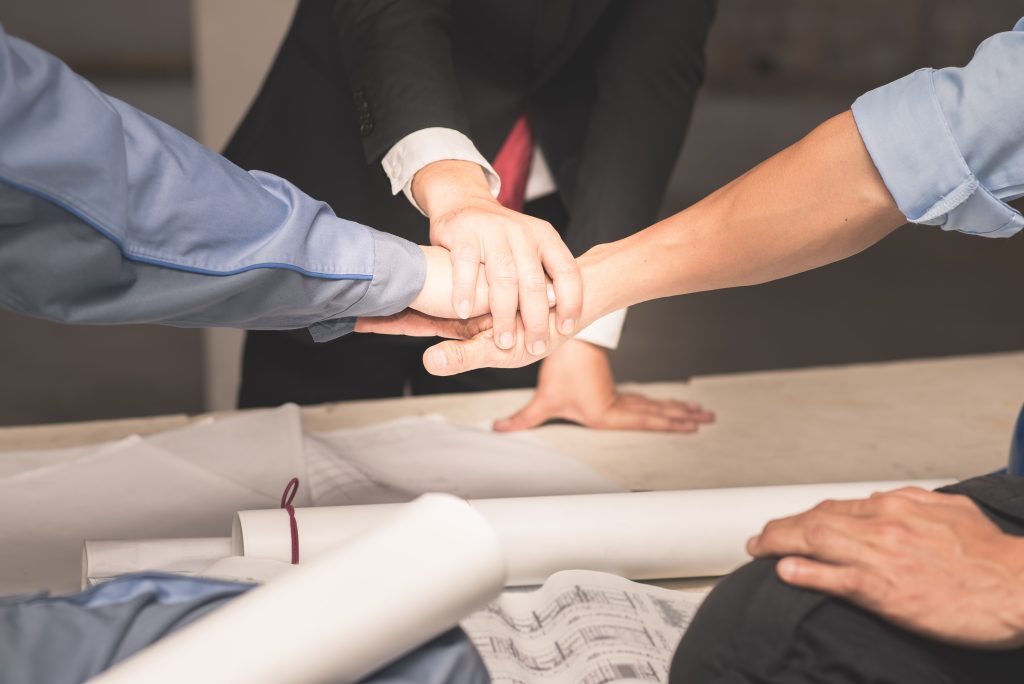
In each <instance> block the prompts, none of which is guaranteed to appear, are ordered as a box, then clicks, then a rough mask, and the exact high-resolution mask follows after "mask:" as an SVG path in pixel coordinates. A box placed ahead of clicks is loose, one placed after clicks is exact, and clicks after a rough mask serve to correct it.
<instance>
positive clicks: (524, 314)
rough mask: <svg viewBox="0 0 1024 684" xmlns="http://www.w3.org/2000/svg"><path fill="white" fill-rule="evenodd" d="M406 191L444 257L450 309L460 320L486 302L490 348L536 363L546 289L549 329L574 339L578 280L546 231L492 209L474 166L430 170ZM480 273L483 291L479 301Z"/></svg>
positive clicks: (545, 344)
mask: <svg viewBox="0 0 1024 684" xmlns="http://www.w3.org/2000/svg"><path fill="white" fill-rule="evenodd" d="M412 192H413V197H415V199H416V201H417V203H418V204H419V205H420V207H422V208H423V210H424V212H425V213H426V214H427V216H428V217H429V218H430V241H431V244H434V245H438V246H441V247H444V248H446V249H447V250H449V252H450V259H451V264H452V282H453V287H452V296H451V302H452V309H453V310H454V311H455V312H456V314H457V315H458V316H459V317H460V318H469V317H471V316H473V315H475V313H478V312H479V311H480V310H481V305H483V304H485V303H486V306H485V307H484V309H485V310H488V311H490V313H491V316H492V317H493V322H492V326H493V333H492V334H491V341H492V342H494V343H495V344H497V346H498V347H500V348H501V349H505V350H511V349H514V348H515V347H516V346H517V344H522V346H523V349H524V350H526V351H527V353H528V354H529V355H531V356H533V357H534V358H539V357H541V356H543V355H544V354H545V353H547V352H548V351H549V350H550V334H549V321H548V316H549V314H550V307H551V300H552V297H551V295H550V294H549V290H552V291H553V294H554V299H555V300H556V301H557V306H556V310H555V316H554V318H555V321H554V324H555V325H556V329H557V330H559V331H561V332H562V333H563V334H567V335H572V334H573V333H575V332H576V330H577V329H578V324H579V321H580V309H581V306H582V299H583V290H582V282H581V278H580V273H579V269H578V267H577V265H576V261H575V260H574V259H573V258H572V254H571V253H570V252H569V249H568V248H567V247H566V246H565V244H564V243H563V242H562V239H561V238H560V237H559V235H558V232H557V231H556V230H555V229H554V228H553V227H552V226H551V224H549V223H547V222H546V221H541V220H539V219H535V218H532V217H530V216H525V215H523V214H520V213H518V212H515V211H512V210H510V209H506V208H505V207H503V206H502V205H501V204H499V203H498V202H497V200H495V199H494V198H493V197H492V196H491V194H490V190H489V188H488V186H487V182H486V178H485V177H484V174H483V170H482V169H481V168H480V166H479V165H477V164H475V163H473V162H465V161H455V160H446V161H439V162H434V163H433V164H429V165H427V166H426V167H424V168H423V169H421V170H420V171H419V172H418V173H417V174H416V176H415V177H414V178H413V184H412ZM481 264H482V265H483V269H481ZM481 270H482V271H483V272H484V274H485V275H486V281H487V283H488V286H489V291H488V294H487V297H486V298H483V299H482V300H481V296H480V293H479V291H478V289H477V283H478V275H479V273H480V272H481ZM548 278H550V280H551V285H550V286H549V284H548ZM517 311H518V312H519V318H518V319H517V316H516V313H517Z"/></svg>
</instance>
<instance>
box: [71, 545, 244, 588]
mask: <svg viewBox="0 0 1024 684" xmlns="http://www.w3.org/2000/svg"><path fill="white" fill-rule="evenodd" d="M230 555H231V537H199V538H192V539H188V538H186V539H137V540H117V541H111V540H99V541H89V540H86V542H85V545H84V548H83V549H82V588H83V589H84V588H86V587H91V586H93V585H94V584H98V583H99V582H103V581H105V580H108V579H111V578H113V577H118V576H120V575H127V574H129V573H132V572H169V573H173V574H176V575H187V576H194V575H198V574H200V573H202V572H203V571H204V570H206V569H208V568H209V567H210V565H211V564H212V563H214V562H216V561H218V560H220V559H222V558H226V557H227V556H230Z"/></svg>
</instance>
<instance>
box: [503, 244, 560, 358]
mask: <svg viewBox="0 0 1024 684" xmlns="http://www.w3.org/2000/svg"><path fill="white" fill-rule="evenodd" d="M512 249H513V254H514V256H515V260H516V270H517V271H518V274H519V315H520V317H521V318H522V319H523V328H524V329H525V330H526V349H527V350H528V351H529V352H530V353H531V354H533V355H534V356H543V355H544V354H545V353H547V350H548V344H549V342H550V339H549V336H548V327H549V325H550V323H549V318H550V315H551V305H550V304H549V302H548V281H547V277H546V276H545V275H544V269H543V267H542V266H541V263H540V257H538V256H537V254H536V253H535V252H533V251H532V250H531V249H530V248H529V246H528V245H526V243H525V241H523V240H516V241H514V243H513V247H512ZM556 297H557V293H556Z"/></svg>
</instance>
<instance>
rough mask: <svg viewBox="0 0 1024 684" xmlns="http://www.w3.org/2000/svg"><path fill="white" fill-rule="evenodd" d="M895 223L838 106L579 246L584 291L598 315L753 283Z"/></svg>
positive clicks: (842, 251) (850, 250)
mask: <svg viewBox="0 0 1024 684" xmlns="http://www.w3.org/2000/svg"><path fill="white" fill-rule="evenodd" d="M904 222H905V219H904V218H903V215H902V214H901V213H900V211H899V210H898V209H897V208H896V205H895V203H894V202H893V200H892V197H891V196H890V195H889V192H888V190H887V189H886V187H885V185H884V184H883V182H882V179H881V178H880V177H879V175H878V172H877V171H876V170H875V167H874V165H873V164H872V162H871V158H870V157H869V156H868V153H867V150H865V148H864V144H863V142H862V141H861V139H860V135H859V133H858V132H857V127H856V124H855V123H854V120H853V116H852V115H851V114H850V113H849V112H846V113H844V114H841V115H839V116H837V117H835V118H833V119H831V120H829V121H827V122H825V123H824V124H822V125H821V126H819V127H818V128H817V129H815V130H814V131H812V132H811V133H810V134H809V135H808V136H807V137H805V138H804V139H803V140H801V141H800V142H798V143H796V144H794V145H792V146H790V147H789V148H787V149H785V150H783V151H782V152H780V153H778V154H777V155H775V156H774V157H771V158H770V159H768V160H767V161H765V162H763V163H762V164H760V165H758V166H757V167H755V168H754V169H752V170H751V171H749V172H747V173H746V174H744V175H743V176H740V177H739V178H737V179H736V180H734V181H733V182H731V183H729V184H728V185H726V186H725V187H723V188H721V189H720V190H718V191H716V192H715V193H713V194H712V195H710V196H708V197H707V198H705V199H704V200H702V201H700V202H698V203H697V204H695V205H693V206H692V207H690V208H689V209H686V210H685V211H682V212H680V213H678V214H676V215H674V216H671V217H669V218H667V219H665V220H664V221H662V222H660V223H658V224H656V225H654V226H651V227H650V228H648V229H646V230H643V231H641V232H639V233H637V234H635V235H633V236H630V237H628V238H626V239H624V240H620V241H618V242H614V243H611V244H608V245H601V246H599V247H597V248H595V249H594V250H592V251H591V252H589V253H588V254H587V255H585V256H584V257H583V263H584V264H585V266H584V277H585V286H586V288H587V290H586V292H587V294H586V299H587V300H588V302H592V301H594V300H597V301H598V302H599V304H598V307H599V308H600V310H601V312H602V313H603V312H604V311H612V310H615V309H617V308H620V307H622V306H627V305H630V304H635V303H638V302H641V301H646V300H649V299H656V298H659V297H667V296H671V295H678V294H685V293H690V292H699V291H703V290H713V289H719V288H725V287H736V286H740V285H754V284H757V283H763V282H767V281H770V280H775V279H777V278H783V277H785V276H789V275H793V274H795V273H800V272H802V271H807V270H810V269H813V268H817V267H819V266H824V265H825V264H829V263H832V262H834V261H838V260H840V259H844V258H846V257H849V256H852V255H854V254H856V253H858V252H860V251H862V250H864V249H866V248H867V247H869V246H871V245H872V244H874V243H876V242H877V241H879V240H881V239H882V238H883V237H885V236H886V235H888V234H889V233H890V232H892V231H893V230H895V229H896V228H897V227H899V226H900V225H902V224H903V223H904ZM587 308H589V306H587Z"/></svg>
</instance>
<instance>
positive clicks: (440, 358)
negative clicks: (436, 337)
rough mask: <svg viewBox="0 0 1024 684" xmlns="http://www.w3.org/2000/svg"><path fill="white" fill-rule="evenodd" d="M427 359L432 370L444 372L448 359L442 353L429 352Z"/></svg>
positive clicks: (437, 351)
mask: <svg viewBox="0 0 1024 684" xmlns="http://www.w3.org/2000/svg"><path fill="white" fill-rule="evenodd" d="M427 358H428V359H429V361H430V365H431V366H433V367H434V368H437V369H438V370H444V368H445V367H446V366H447V365H448V357H446V356H445V355H444V352H443V351H439V350H436V349H435V350H434V351H432V352H430V354H429V355H428V357H427Z"/></svg>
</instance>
